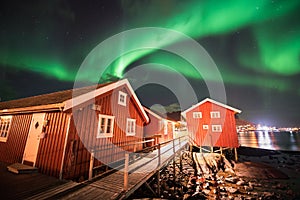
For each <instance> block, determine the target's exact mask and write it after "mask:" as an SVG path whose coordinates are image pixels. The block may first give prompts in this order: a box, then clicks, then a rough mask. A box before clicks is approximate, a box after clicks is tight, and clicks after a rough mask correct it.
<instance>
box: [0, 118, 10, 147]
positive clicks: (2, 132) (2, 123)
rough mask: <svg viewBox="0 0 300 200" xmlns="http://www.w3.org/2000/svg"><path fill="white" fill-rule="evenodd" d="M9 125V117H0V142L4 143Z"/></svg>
mask: <svg viewBox="0 0 300 200" xmlns="http://www.w3.org/2000/svg"><path fill="white" fill-rule="evenodd" d="M10 124H11V116H3V117H0V142H6V140H7V136H8V131H9V128H10Z"/></svg>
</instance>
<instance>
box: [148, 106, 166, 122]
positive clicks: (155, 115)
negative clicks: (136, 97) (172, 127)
mask: <svg viewBox="0 0 300 200" xmlns="http://www.w3.org/2000/svg"><path fill="white" fill-rule="evenodd" d="M144 109H145V110H146V111H147V112H148V113H150V114H151V115H153V116H154V117H156V118H157V119H160V120H161V119H162V117H161V116H159V115H158V114H156V113H155V112H153V111H152V110H150V109H149V108H146V107H144Z"/></svg>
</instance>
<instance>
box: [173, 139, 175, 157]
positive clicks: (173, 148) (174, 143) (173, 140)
mask: <svg viewBox="0 0 300 200" xmlns="http://www.w3.org/2000/svg"><path fill="white" fill-rule="evenodd" d="M173 154H174V156H175V140H173Z"/></svg>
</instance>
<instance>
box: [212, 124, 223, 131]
mask: <svg viewBox="0 0 300 200" xmlns="http://www.w3.org/2000/svg"><path fill="white" fill-rule="evenodd" d="M211 130H212V132H222V126H221V125H211Z"/></svg>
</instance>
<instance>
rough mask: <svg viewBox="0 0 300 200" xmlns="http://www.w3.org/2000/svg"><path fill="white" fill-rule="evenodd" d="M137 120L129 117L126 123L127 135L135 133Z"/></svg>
mask: <svg viewBox="0 0 300 200" xmlns="http://www.w3.org/2000/svg"><path fill="white" fill-rule="evenodd" d="M135 122H136V120H135V119H130V118H127V123H126V135H127V136H133V135H135V126H136V124H135Z"/></svg>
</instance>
